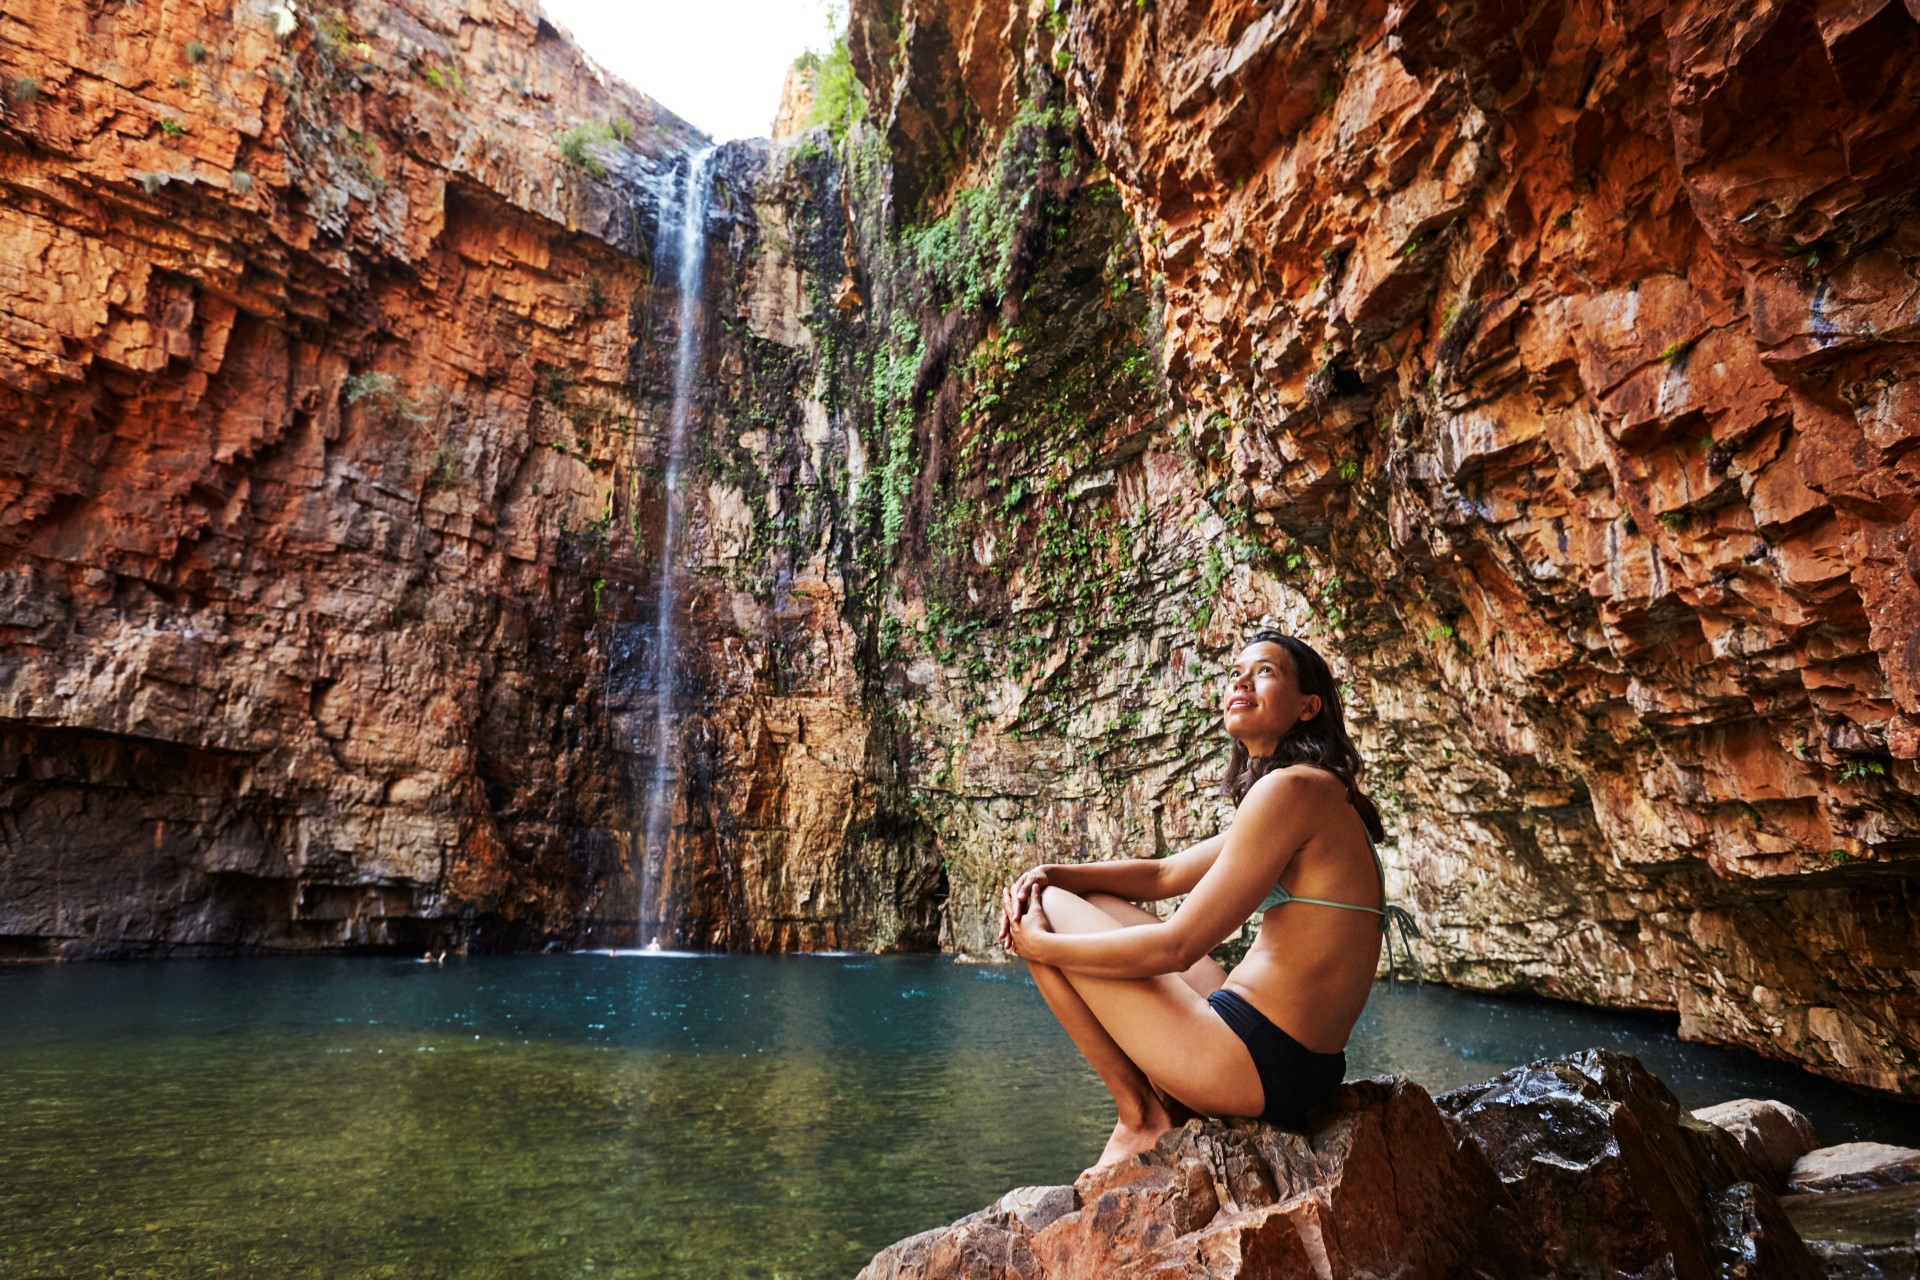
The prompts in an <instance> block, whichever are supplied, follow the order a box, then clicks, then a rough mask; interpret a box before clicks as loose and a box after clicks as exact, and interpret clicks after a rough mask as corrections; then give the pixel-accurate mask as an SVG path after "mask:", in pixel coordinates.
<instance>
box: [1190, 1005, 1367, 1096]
mask: <svg viewBox="0 0 1920 1280" xmlns="http://www.w3.org/2000/svg"><path fill="white" fill-rule="evenodd" d="M1207 1003H1208V1004H1209V1005H1212V1006H1213V1011H1214V1012H1215V1013H1217V1014H1219V1015H1220V1020H1221V1021H1222V1022H1224V1023H1226V1024H1227V1026H1228V1027H1230V1028H1232V1030H1233V1034H1235V1035H1237V1036H1239V1037H1240V1039H1241V1040H1243V1041H1245V1042H1246V1046H1247V1052H1248V1053H1250V1054H1252V1055H1253V1069H1254V1071H1256V1072H1257V1073H1259V1076H1260V1087H1261V1089H1263V1090H1264V1091H1265V1093H1266V1101H1267V1109H1266V1110H1265V1111H1262V1112H1261V1113H1260V1118H1261V1119H1262V1120H1266V1121H1268V1122H1270V1123H1272V1124H1279V1125H1285V1126H1286V1127H1287V1128H1289V1129H1302V1128H1305V1127H1306V1122H1307V1117H1308V1116H1310V1115H1311V1114H1312V1113H1313V1110H1314V1108H1316V1107H1318V1106H1319V1105H1320V1104H1321V1103H1323V1102H1325V1101H1326V1100H1327V1095H1328V1094H1330V1093H1332V1092H1333V1090H1334V1086H1336V1085H1338V1084H1339V1083H1340V1081H1341V1080H1343V1079H1345V1078H1346V1074H1347V1055H1346V1053H1345V1052H1344V1051H1342V1052H1340V1053H1315V1052H1314V1051H1313V1050H1311V1049H1309V1048H1307V1046H1305V1045H1303V1044H1301V1043H1300V1042H1299V1041H1298V1040H1295V1039H1294V1038H1293V1037H1292V1036H1290V1035H1288V1034H1287V1033H1286V1032H1284V1031H1282V1030H1281V1029H1280V1028H1278V1027H1276V1026H1274V1025H1273V1023H1271V1022H1269V1021H1267V1016H1266V1015H1265V1014H1263V1013H1261V1012H1260V1011H1259V1010H1258V1009H1256V1008H1254V1007H1253V1006H1252V1005H1250V1004H1248V1003H1247V1002H1246V1001H1245V1000H1243V999H1241V998H1240V997H1239V996H1237V995H1235V994H1234V993H1233V992H1231V991H1229V990H1227V989H1226V988H1225V987H1222V988H1220V989H1219V990H1218V991H1216V992H1214V993H1213V994H1212V995H1210V996H1208V997H1207Z"/></svg>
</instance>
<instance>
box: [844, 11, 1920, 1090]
mask: <svg viewBox="0 0 1920 1280" xmlns="http://www.w3.org/2000/svg"><path fill="white" fill-rule="evenodd" d="M1056 8H1057V10H1058V11H1057V12H1054V11H1051V10H1042V9H1037V8H1032V7H1030V6H1027V5H1024V4H1018V3H1015V4H1007V3H996V2H995V0H903V2H901V3H892V2H890V0H864V2H862V3H857V4H856V5H855V6H854V10H855V22H854V26H855V35H854V39H853V42H852V43H853V47H854V49H855V52H856V55H857V57H858V58H859V59H861V60H862V74H863V75H864V77H865V79H866V81H867V83H868V85H869V87H870V88H871V89H873V90H874V91H875V96H876V98H877V100H878V101H879V102H880V104H881V112H882V115H883V118H884V119H885V122H886V125H887V128H888V131H889V137H890V140H891V141H892V142H893V144H894V146H895V149H896V164H897V165H900V166H903V167H906V168H910V169H916V170H917V171H919V172H921V173H925V174H931V175H934V176H932V177H929V178H926V179H925V180H924V181H923V183H922V186H923V187H924V188H925V189H927V190H932V191H934V192H935V193H936V194H935V196H934V197H933V198H934V199H936V200H937V199H938V198H939V196H938V194H937V192H938V190H939V183H940V181H941V179H940V177H939V175H940V174H942V173H945V172H948V171H950V170H952V169H954V168H955V167H956V166H957V165H959V164H961V163H963V161H958V160H956V159H955V158H954V157H953V154H952V150H953V147H954V142H953V141H952V140H953V139H955V138H957V137H961V136H964V128H971V127H972V125H973V122H980V121H989V122H990V121H993V120H995V119H997V118H999V117H1000V116H1002V115H1004V110H1003V102H1002V100H1003V99H1004V98H1005V97H1006V92H1005V91H1006V88H1007V86H1009V85H1015V86H1017V84H1018V83H1019V78H1020V76H1021V74H1023V72H1022V70H1021V68H1022V65H1023V62H1022V59H1023V58H1024V59H1026V64H1027V65H1030V64H1031V61H1032V58H1033V53H1032V51H1031V49H1025V50H1023V47H1022V44H1021V41H1022V40H1028V41H1029V43H1031V42H1032V41H1035V40H1037V41H1041V42H1044V44H1045V47H1043V48H1041V50H1040V53H1041V55H1042V57H1043V58H1044V59H1045V61H1046V63H1047V66H1048V69H1058V70H1059V71H1060V73H1061V74H1062V75H1063V77H1064V79H1065V80H1066V81H1067V83H1068V84H1069V85H1070V86H1071V87H1072V90H1073V93H1074V96H1075V100H1076V101H1077V103H1078V104H1079V107H1080V110H1081V113H1082V116H1083V124H1084V128H1085V130H1086V133H1087V136H1088V138H1089V139H1090V141H1091V144H1092V146H1093V148H1094V150H1095V152H1096V153H1097V155H1098V156H1099V158H1100V160H1101V161H1103V162H1104V164H1105V165H1106V166H1107V168H1108V169H1109V170H1110V172H1111V174H1112V176H1113V178H1114V180H1115V181H1116V183H1117V184H1118V186H1119V187H1120V190H1121V192H1122V194H1123V197H1124V199H1125V200H1126V203H1127V207H1128V209H1129V211H1130V212H1131V214H1132V216H1133V219H1134V222H1135V225H1136V228H1137V230H1138V233H1139V237H1140V244H1141V249H1142V253H1143V255H1144V260H1145V272H1146V274H1147V276H1148V277H1149V278H1150V280H1152V281H1153V282H1154V283H1155V284H1157V285H1158V287H1159V288H1160V289H1162V290H1163V291H1164V299H1165V327H1166V337H1165V357H1166V367H1167V370H1168V374H1169V377H1170V379H1171V381H1172V384H1173V388H1174V392H1175V395H1176V397H1177V399H1178V400H1179V402H1180V404H1181V406H1182V408H1183V409H1185V410H1186V411H1187V412H1188V414H1189V415H1190V418H1191V422H1192V424H1193V427H1194V435H1193V440H1194V443H1195V452H1196V454H1197V456H1199V457H1201V458H1203V459H1207V460H1209V461H1208V471H1209V475H1210V477H1211V480H1212V482H1213V483H1214V484H1216V485H1218V486H1219V489H1218V499H1217V501H1216V502H1215V503H1214V507H1215V509H1216V511H1217V512H1219V513H1220V515H1221V517H1222V519H1224V520H1225V521H1227V523H1228V524H1229V526H1230V527H1232V528H1234V529H1236V530H1239V531H1242V532H1243V533H1244V534H1245V535H1247V536H1248V537H1250V538H1251V539H1252V540H1253V541H1255V542H1257V543H1258V544H1260V545H1261V546H1262V547H1263V548H1264V552H1263V553H1262V554H1260V555H1257V556H1256V557H1255V561H1256V566H1257V567H1271V568H1273V569H1274V571H1275V572H1277V573H1278V575H1279V576H1280V578H1281V579H1282V581H1283V582H1285V583H1286V584H1287V585H1288V586H1291V587H1294V588H1297V589H1299V590H1301V591H1303V592H1305V593H1306V594H1307V595H1309V596H1310V597H1312V598H1313V600H1314V601H1315V603H1316V610H1315V620H1314V622H1313V623H1312V624H1311V630H1310V635H1311V638H1312V639H1314V640H1315V641H1316V642H1317V643H1321V644H1323V645H1325V646H1327V647H1328V648H1330V649H1332V650H1334V651H1335V652H1337V654H1338V655H1339V657H1340V659H1341V663H1342V665H1343V668H1344V670H1345V671H1346V673H1347V676H1348V679H1349V680H1350V682H1351V684H1352V687H1353V693H1354V698H1353V701H1354V703H1355V704H1356V705H1355V711H1356V716H1357V717H1358V718H1359V719H1360V720H1361V722H1362V728H1363V731H1364V733H1365V736H1366V740H1367V745H1368V748H1369V749H1370V753H1371V756H1372V758H1373V760H1374V776H1373V785H1374V787H1375V788H1376V789H1377V791H1378V792H1379V793H1380V794H1381V795H1382V797H1383V799H1384V800H1386V802H1387V804H1388V807H1389V809H1390V810H1391V812H1392V815H1393V817H1392V821H1393V825H1394V827H1395V832H1396V835H1397V837H1398V838H1397V840H1396V842H1395V846H1394V852H1393V861H1394V879H1395V882H1396V887H1397V889H1398V891H1399V892H1400V893H1401V894H1402V895H1403V896H1406V897H1409V898H1411V899H1412V901H1413V905H1415V906H1416V908H1417V911H1418V914H1419V916H1420V917H1421V919H1422V921H1423V922H1424V924H1425V925H1426V927H1427V930H1428V938H1427V942H1426V944H1425V946H1424V949H1423V950H1424V954H1425V956H1426V958H1427V960H1428V962H1429V964H1430V965H1431V966H1432V967H1433V968H1435V969H1437V971H1438V972H1440V973H1441V974H1443V975H1444V976H1445V977H1446V978H1447V980H1449V981H1451V982H1454V983H1458V984H1462V985H1467V986H1472V987H1478V988H1484V989H1495V990H1527V991H1535V992H1541V993H1545V994H1548V995H1554V996H1560V997H1564V998H1568V999H1573V1000H1579V1001H1583V1002H1590V1003H1599V1004H1607V1005H1616V1006H1634V1007H1647V1008H1657V1009H1668V1010H1677V1011H1678V1013H1679V1014H1680V1018H1681V1026H1682V1030H1683V1033H1684V1034H1686V1035H1688V1036H1690V1037H1694V1038H1701V1039H1711V1040H1721V1041H1727V1042H1731V1043H1737V1044H1744V1045H1748V1046H1751V1047H1754V1048H1756V1049H1759V1050H1760V1051H1762V1052H1765V1053H1769V1054H1772V1055H1775V1056H1779V1057H1785V1058H1789V1059H1792V1060H1795V1061H1799V1062H1803V1063H1806V1064H1808V1065H1810V1066H1812V1067H1814V1068H1816V1069H1818V1070H1820V1071H1823V1072H1825V1073H1828V1074H1830V1075H1833V1076H1836V1077H1838V1078H1841V1079H1845V1080H1849V1081H1852V1082H1854V1083H1858V1084H1861V1085H1866V1086H1871V1087H1876V1088H1882V1089H1896V1090H1906V1091H1911V1090H1913V1089H1914V1088H1916V1086H1920V1033H1916V1028H1917V1027H1920V989H1917V988H1916V984H1915V982H1914V976H1913V975H1914V973H1915V972H1916V970H1920V941H1917V940H1916V933H1915V930H1914V907H1915V905H1916V900H1917V899H1920V890H1917V889H1916V865H1917V864H1916V859H1917V858H1920V803H1917V797H1920V763H1916V757H1917V756H1920V514H1917V510H1920V501H1917V499H1920V450H1916V448H1915V446H1916V443H1920V391H1916V387H1920V383H1917V382H1916V380H1915V374H1916V370H1917V369H1920V347H1916V338H1920V210H1917V209H1916V205H1915V201H1914V193H1915V191H1916V190H1920V162H1917V161H1916V156H1915V152H1914V149H1913V147H1912V145H1911V143H1912V139H1913V138H1914V137H1915V136H1920V10H1916V9H1915V7H1914V6H1913V5H1911V4H1907V5H1902V4H1901V3H1898V2H1894V3H1886V2H1875V0H1859V2H1857V3H1848V4H1814V3H1812V2H1811V0H1806V2H1804V3H1791V2H1786V0H1768V2H1766V3H1760V4H1752V5H1721V4H1712V3H1678V2H1676V3H1660V2H1655V0H1640V2H1638V3H1625V4H1620V3H1610V4H1602V3H1597V2H1596V3H1580V2H1578V0H1501V2H1490V3H1489V2H1482V3H1447V2H1434V0H1424V2H1415V3H1395V4H1388V3H1384V2H1375V3H1361V4H1332V3H1313V2H1308V3H1302V4H1282V5H1272V4H1264V3H1261V4H1256V3H1251V2H1248V0H1153V2H1152V3H1147V4H1137V3H1135V2H1134V0H1078V2H1077V3H1074V4H1072V5H1062V6H1057V7H1056ZM1029 26H1032V27H1038V28H1042V29H1043V30H1041V31H1040V32H1039V34H1037V35H1035V36H1031V37H1028V36H1025V35H1023V34H1021V33H1024V32H1026V31H1027V29H1028V28H1029ZM916 78H917V83H916V82H915V81H916ZM956 126H961V127H963V128H962V132H961V133H959V134H956V133H955V132H954V130H955V129H956Z"/></svg>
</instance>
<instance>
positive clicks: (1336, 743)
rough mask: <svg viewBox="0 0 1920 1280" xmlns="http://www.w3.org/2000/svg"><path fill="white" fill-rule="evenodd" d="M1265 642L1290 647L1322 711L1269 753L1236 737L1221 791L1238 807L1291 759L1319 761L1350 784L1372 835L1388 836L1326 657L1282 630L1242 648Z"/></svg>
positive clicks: (1305, 688) (1257, 635)
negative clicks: (1364, 784)
mask: <svg viewBox="0 0 1920 1280" xmlns="http://www.w3.org/2000/svg"><path fill="white" fill-rule="evenodd" d="M1263 643H1264V644H1277V645H1279V646H1280V647H1281V648H1282V649H1285V650H1286V651H1287V657H1289V658H1291V659H1292V660H1293V678H1294V680H1295V682H1296V683H1297V684H1298V685H1299V686H1300V692H1301V693H1303V694H1311V695H1314V696H1317V697H1318V698H1319V699H1320V710H1319V711H1317V712H1315V713H1314V714H1313V716H1312V717H1310V718H1309V719H1306V720H1302V721H1301V722H1299V723H1298V724H1296V725H1294V726H1293V728H1291V729H1289V730H1287V736H1286V737H1284V738H1282V739H1280V745H1279V746H1277V747H1275V748H1274V749H1273V754H1272V755H1270V756H1256V755H1254V754H1253V753H1252V752H1250V751H1248V750H1247V748H1246V744H1244V743H1242V742H1238V741H1236V742H1235V743H1234V744H1233V754H1232V755H1230V756H1229V757H1228V758H1227V772H1226V774H1225V776H1223V777H1222V778H1221V779H1220V794H1222V795H1224V796H1225V797H1226V798H1227V799H1229V800H1231V801H1232V802H1233V803H1234V804H1235V805H1236V806H1237V805H1239V803H1240V802H1241V801H1242V800H1243V799H1245V798H1246V794H1247V792H1248V790H1250V789H1251V788H1252V786H1253V784H1254V783H1256V782H1258V781H1259V780H1260V779H1261V778H1262V777H1264V776H1265V775H1267V774H1269V773H1271V772H1273V771H1274V770H1275V769H1284V768H1286V767H1287V766H1288V765H1292V764H1310V765H1316V766H1318V767H1319V768H1322V769H1325V770H1326V771H1327V772H1329V773H1331V774H1333V775H1334V776H1335V777H1337V778H1339V779H1340V781H1342V782H1344V783H1346V784H1347V802H1348V803H1349V804H1351V805H1352V806H1353V808H1354V812H1356V813H1358V814H1359V815H1360V821H1361V822H1363V823H1365V824H1366V828H1367V834H1368V835H1370V836H1372V837H1373V838H1374V839H1375V840H1384V839H1386V837H1387V829H1386V826H1385V825H1384V824H1383V823H1382V822H1381V821H1380V809H1379V807H1378V806H1376V805H1375V804H1374V803H1373V801H1372V800H1370V799H1368V798H1367V794H1366V792H1364V791H1362V790H1360V775H1361V773H1363V772H1364V771H1365V769H1366V765H1365V763H1364V762H1363V761H1362V760H1361V759H1360V749H1359V748H1358V747H1356V746H1354V745H1353V739H1352V738H1351V737H1349V736H1347V721H1346V717H1345V716H1344V715H1342V714H1341V711H1340V689H1339V686H1338V685H1337V684H1336V683H1335V682H1334V679H1333V671H1332V669H1331V668H1330V667H1328V666H1327V660H1326V659H1325V658H1323V657H1321V656H1320V655H1319V654H1318V653H1316V652H1315V651H1314V648H1313V646H1312V645H1310V644H1308V643H1307V642H1306V641H1304V640H1297V639H1295V638H1294V637H1292V636H1286V635H1281V634H1280V633H1279V632H1278V631H1256V632H1254V633H1253V634H1252V635H1250V636H1248V637H1247V639H1246V641H1245V643H1244V644H1242V646H1241V647H1242V648H1245V647H1246V646H1247V645H1255V644H1263Z"/></svg>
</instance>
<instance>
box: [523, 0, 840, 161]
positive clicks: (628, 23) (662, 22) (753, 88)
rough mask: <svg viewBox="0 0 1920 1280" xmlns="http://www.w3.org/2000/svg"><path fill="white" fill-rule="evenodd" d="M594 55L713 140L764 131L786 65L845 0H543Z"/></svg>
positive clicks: (822, 41) (820, 45) (820, 34)
mask: <svg viewBox="0 0 1920 1280" xmlns="http://www.w3.org/2000/svg"><path fill="white" fill-rule="evenodd" d="M540 3H541V5H542V6H543V7H544V8H545V9H546V11H547V15H548V16H549V17H550V18H552V19H553V20H554V21H555V22H557V23H559V24H560V25H561V26H563V27H565V28H566V29H567V30H569V31H571V32H572V33H573V36H574V39H576V40H577V41H579V42H580V47H581V48H583V49H585V50H586V51H587V53H588V55H589V56H591V57H592V58H593V60H594V61H595V62H598V63H599V64H600V65H601V66H603V67H605V68H606V69H607V70H608V71H610V72H612V73H613V74H614V75H617V76H619V77H620V78H621V79H622V80H625V81H626V82H627V83H628V84H631V85H632V86H633V87H634V88H636V89H638V90H640V92H642V93H644V94H646V95H647V96H648V97H650V98H652V99H654V101H656V102H658V103H660V104H661V105H663V106H665V107H666V108H667V109H668V110H669V111H671V112H673V113H674V114H675V115H677V116H679V117H680V118H681V119H683V120H686V121H688V122H689V123H691V124H693V125H695V126H696V127H698V128H700V129H703V130H705V131H706V132H707V133H710V134H712V135H713V140H714V141H715V142H727V141H730V140H731V139H734V138H764V137H765V136H766V135H767V133H768V131H769V130H770V129H771V128H772V127H773V116H774V112H775V111H777V110H778V109H779V107H780V82H781V81H782V80H783V79H784V78H785V77H786V74H787V67H788V66H790V65H791V64H792V62H793V60H794V59H795V58H797V57H799V56H800V55H801V54H802V53H804V52H805V51H806V50H808V49H825V48H826V47H827V45H828V44H829V43H830V41H831V39H832V31H833V30H834V29H837V28H830V27H829V20H830V18H832V19H833V20H834V21H836V22H837V21H838V19H839V16H840V15H842V14H844V13H845V11H846V2H845V0H540Z"/></svg>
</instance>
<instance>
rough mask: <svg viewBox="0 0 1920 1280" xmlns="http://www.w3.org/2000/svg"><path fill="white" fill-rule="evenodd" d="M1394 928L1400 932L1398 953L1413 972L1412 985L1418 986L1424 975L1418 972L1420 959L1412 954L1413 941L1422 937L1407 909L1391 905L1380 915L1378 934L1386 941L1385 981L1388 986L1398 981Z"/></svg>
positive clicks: (1418, 927)
mask: <svg viewBox="0 0 1920 1280" xmlns="http://www.w3.org/2000/svg"><path fill="white" fill-rule="evenodd" d="M1396 927H1397V928H1398V929H1399V930H1400V953H1401V954H1402V955H1404V956H1406V958H1407V966H1408V967H1409V968H1411V969H1412V970H1413V981H1414V985H1416V986H1418V985H1419V984H1420V983H1421V982H1422V981H1423V980H1424V979H1425V976H1426V975H1425V974H1423V973H1422V972H1421V971H1420V957H1419V956H1416V955H1415V954H1413V939H1415V938H1418V937H1421V936H1423V935H1422V934H1421V932H1420V926H1419V925H1417V924H1415V923H1414V922H1413V916H1412V915H1411V914H1409V913H1408V911H1407V909H1406V908H1405V907H1396V906H1394V905H1392V904H1391V903H1389V904H1387V906H1386V909H1385V910H1383V911H1382V912H1381V913H1380V932H1381V933H1383V934H1385V935H1386V939H1387V981H1388V983H1390V984H1395V983H1398V982H1399V981H1400V967H1399V965H1397V964H1396V963H1395V962H1394V959H1393V931H1394V929H1395V928H1396Z"/></svg>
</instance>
